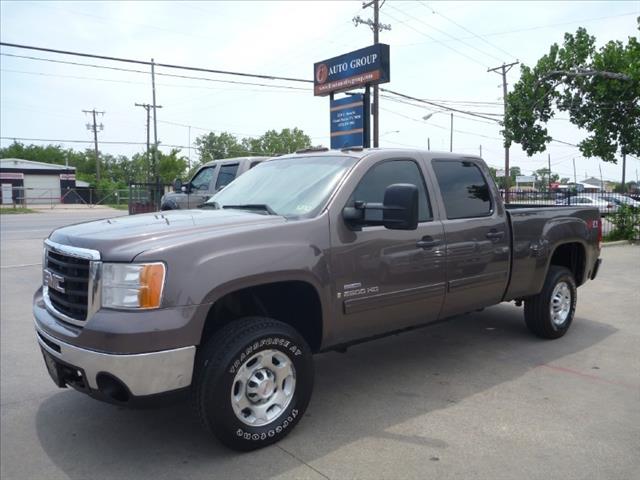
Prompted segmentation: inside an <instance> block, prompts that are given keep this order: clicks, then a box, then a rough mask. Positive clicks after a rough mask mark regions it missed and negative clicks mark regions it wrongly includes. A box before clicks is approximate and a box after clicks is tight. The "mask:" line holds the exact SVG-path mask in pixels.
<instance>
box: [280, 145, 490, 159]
mask: <svg viewBox="0 0 640 480" xmlns="http://www.w3.org/2000/svg"><path fill="white" fill-rule="evenodd" d="M416 153H419V154H420V155H424V156H426V157H427V158H430V159H431V158H437V159H438V160H459V159H460V158H469V159H474V160H481V158H480V157H478V156H477V155H469V154H465V153H455V152H453V153H452V152H437V151H434V150H420V149H417V148H354V149H343V150H330V149H323V150H320V149H317V150H311V149H309V150H305V151H303V152H300V153H289V154H286V155H281V156H279V157H273V158H270V159H269V161H270V162H273V161H278V160H282V159H287V158H299V157H327V156H331V157H345V158H357V159H363V158H366V157H369V156H371V155H384V156H389V157H396V156H397V157H402V156H406V155H415V154H416Z"/></svg>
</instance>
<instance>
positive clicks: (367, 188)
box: [348, 160, 432, 222]
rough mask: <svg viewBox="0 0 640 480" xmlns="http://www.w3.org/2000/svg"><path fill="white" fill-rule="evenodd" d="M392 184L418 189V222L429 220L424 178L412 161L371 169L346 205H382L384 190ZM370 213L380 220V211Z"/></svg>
mask: <svg viewBox="0 0 640 480" xmlns="http://www.w3.org/2000/svg"><path fill="white" fill-rule="evenodd" d="M394 183H411V184H413V185H415V186H416V187H418V202H419V210H418V220H419V221H421V222H426V221H428V220H431V218H432V217H431V207H430V205H429V198H428V196H427V189H426V187H425V184H424V178H423V177H422V173H421V172H420V168H419V167H418V164H416V162H414V161H412V160H393V161H390V162H381V163H378V164H376V165H374V166H373V167H371V169H370V170H369V171H368V172H367V173H366V174H365V176H364V177H362V180H360V183H359V184H358V186H357V187H356V189H355V190H354V192H353V195H351V198H350V199H349V203H348V205H350V206H353V204H354V202H355V201H356V200H357V201H363V202H373V203H382V202H383V200H384V191H385V189H386V188H387V187H388V186H389V185H393V184H394ZM371 213H372V214H373V215H374V216H375V215H377V214H379V215H380V218H382V212H381V211H374V212H371Z"/></svg>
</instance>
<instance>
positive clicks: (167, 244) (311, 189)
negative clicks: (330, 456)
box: [33, 149, 601, 450]
mask: <svg viewBox="0 0 640 480" xmlns="http://www.w3.org/2000/svg"><path fill="white" fill-rule="evenodd" d="M600 240H601V225H600V216H599V213H598V211H597V210H596V209H593V208H581V207H576V206H549V207H541V208H519V207H518V206H505V205H504V204H503V202H502V200H501V197H500V194H499V192H498V190H497V189H496V186H495V184H494V183H493V181H492V180H491V177H490V175H489V172H488V170H487V167H486V165H485V164H484V162H483V161H482V160H481V159H480V158H478V157H473V156H465V155H456V154H451V153H436V152H423V151H415V150H399V149H397V150H396V149H394V150H385V149H371V150H345V151H326V150H325V151H314V152H308V151H307V152H300V153H298V154H291V155H288V156H283V157H278V158H274V159H270V160H267V161H264V162H263V163H261V164H260V165H258V166H256V167H255V168H253V169H251V170H250V171H249V172H247V173H246V174H244V175H243V176H241V177H239V178H238V179H236V180H235V181H234V182H232V183H231V184H229V185H228V186H227V187H226V188H225V189H224V190H222V191H220V192H219V193H217V194H216V195H214V196H213V197H212V198H211V199H210V200H209V201H208V202H207V203H206V204H205V205H204V208H201V209H198V210H178V211H171V212H162V213H156V214H146V215H138V216H130V217H122V218H115V219H114V218H112V219H108V220H101V221H94V222H89V223H84V224H79V225H72V226H68V227H64V228H60V229H58V230H55V231H54V232H52V233H51V235H50V236H49V238H48V239H47V240H46V241H45V245H44V281H43V285H42V287H41V288H40V289H39V290H38V291H37V292H36V293H35V297H34V302H33V312H34V315H35V327H36V331H37V339H38V341H39V344H40V346H41V347H42V352H43V355H44V358H45V363H46V366H47V368H48V370H49V372H50V374H51V377H52V378H53V380H54V382H55V383H56V384H57V385H58V386H59V387H65V386H67V385H68V386H71V387H73V388H75V389H77V390H80V391H82V392H84V393H87V394H89V395H91V396H93V397H96V398H99V399H103V400H107V401H110V402H115V403H119V404H127V403H131V404H135V403H136V402H141V401H143V400H149V399H154V398H156V397H157V396H159V395H169V394H179V393H190V394H191V396H192V398H193V401H194V404H195V409H196V411H197V414H198V415H199V417H200V418H201V420H202V422H203V423H204V425H205V426H206V427H207V428H208V429H209V430H211V431H212V432H213V433H214V434H215V435H216V436H217V437H218V438H219V439H220V440H221V441H222V442H223V443H224V444H226V445H228V446H229V447H231V448H234V449H238V450H251V449H255V448H259V447H263V446H265V445H268V444H270V443H273V442H276V441H278V440H279V439H281V438H282V437H283V436H284V435H286V434H287V433H288V432H289V431H290V430H291V429H292V428H293V427H294V425H296V424H297V423H298V421H299V420H300V418H301V417H302V416H303V414H304V412H305V409H306V408H307V404H308V402H309V399H310V397H311V391H312V387H313V361H312V354H313V353H316V352H322V351H326V350H331V349H343V348H344V347H345V346H347V345H349V344H352V343H355V342H358V341H362V340H363V339H367V338H372V337H376V336H380V335H384V334H388V333H390V332H397V331H401V330H406V329H410V328H413V327H416V326H420V325H425V324H428V323H430V322H434V321H437V320H440V319H443V318H446V317H451V316H454V315H458V314H461V313H465V312H470V311H473V310H476V309H479V308H482V307H487V306H490V305H494V304H497V303H500V302H505V301H513V300H515V301H517V302H524V305H525V307H524V318H525V322H526V325H527V327H528V328H529V330H531V331H532V332H533V333H534V334H536V335H538V336H540V337H543V338H558V337H561V336H562V335H564V334H565V333H566V331H567V330H568V328H569V326H570V325H571V322H572V320H573V317H574V312H575V308H576V288H577V287H578V286H580V285H581V284H583V283H585V282H586V281H587V280H588V279H593V278H595V276H596V274H597V272H598V267H599V265H600V259H599V254H600V244H599V242H600Z"/></svg>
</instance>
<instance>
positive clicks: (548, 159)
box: [547, 153, 551, 194]
mask: <svg viewBox="0 0 640 480" xmlns="http://www.w3.org/2000/svg"><path fill="white" fill-rule="evenodd" d="M547 163H548V164H549V194H551V154H550V153H547Z"/></svg>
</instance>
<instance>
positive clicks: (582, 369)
mask: <svg viewBox="0 0 640 480" xmlns="http://www.w3.org/2000/svg"><path fill="white" fill-rule="evenodd" d="M29 217H30V218H35V217H38V218H45V216H39V215H38V216H36V215H30V216H29ZM59 221H64V217H63V216H60V217H59ZM12 235H13V236H14V237H15V239H11V238H9V237H11V236H12ZM12 235H9V236H8V237H7V238H8V239H7V240H3V242H2V255H3V258H6V257H5V255H6V253H7V252H14V254H15V255H19V257H17V258H15V260H23V259H29V258H30V259H38V258H40V257H41V238H40V239H37V240H36V239H33V240H24V238H25V235H26V234H21V233H20V232H19V231H18V233H14V234H12ZM602 256H603V259H604V263H603V266H602V268H601V270H600V274H599V277H598V278H597V279H596V280H595V281H593V282H589V283H587V284H586V285H585V286H583V287H581V288H580V290H579V293H578V296H579V299H578V310H577V315H576V319H575V322H574V324H573V326H572V327H571V330H570V331H569V333H568V334H567V335H566V336H565V337H563V338H561V339H559V340H555V341H547V340H541V339H538V338H536V337H533V336H532V335H531V334H529V332H528V331H527V330H526V328H525V326H524V322H523V319H522V309H520V308H517V307H515V306H514V305H512V304H504V305H499V306H496V307H492V308H489V309H486V310H485V311H483V312H481V313H474V314H470V315H465V316H461V317H457V318H455V319H453V320H451V321H449V322H445V323H441V324H437V325H433V326H431V327H428V328H425V329H421V330H416V331H413V332H410V333H406V334H402V335H397V336H392V337H388V338H385V339H382V340H378V341H374V342H371V343H366V344H362V345H359V346H356V347H353V348H351V349H349V351H348V352H347V353H346V354H341V353H327V354H322V355H318V356H317V357H316V359H315V361H316V387H315V392H314V397H313V399H312V402H311V405H310V407H309V410H308V412H307V414H306V415H305V418H304V419H303V420H302V421H301V422H300V424H299V425H298V426H297V427H296V429H295V430H294V431H293V432H292V433H291V435H289V436H288V437H287V438H286V439H285V440H284V441H282V442H281V443H279V444H277V445H274V446H271V447H268V448H266V449H263V450H260V451H257V452H253V453H247V454H239V453H236V452H231V451H229V450H227V449H225V448H223V447H222V446H221V445H220V444H219V443H217V442H216V441H215V440H214V439H213V438H211V437H210V436H208V435H207V434H206V433H205V432H204V431H203V430H202V428H201V427H200V425H199V424H198V422H197V421H196V419H195V418H194V416H193V415H192V414H191V412H190V410H189V407H188V405H186V404H180V405H176V406H172V407H168V408H163V409H157V410H146V411H144V410H143V411H141V410H126V409H122V408H120V407H116V406H113V405H108V404H104V403H99V402H97V401H95V400H93V399H90V398H88V397H86V396H84V395H82V394H79V393H78V392H75V391H72V390H70V389H66V390H60V389H57V388H56V387H55V386H54V385H53V383H52V382H51V380H50V379H49V377H48V375H47V373H46V370H45V367H44V365H43V361H42V356H41V354H40V352H39V350H38V347H37V344H36V341H35V338H34V331H33V323H32V318H31V296H32V294H33V291H34V290H35V289H36V288H37V285H38V284H39V283H40V279H41V267H40V265H39V263H38V262H37V260H36V261H34V262H33V265H29V264H28V263H27V262H24V263H25V265H24V266H20V265H19V264H18V265H17V266H15V267H14V268H8V269H2V271H1V275H2V278H1V280H2V284H1V285H2V288H1V305H2V320H1V321H0V329H1V330H0V342H1V348H0V352H1V364H0V368H1V370H0V373H1V387H2V388H1V392H0V398H1V407H0V412H1V415H0V418H1V423H2V428H1V432H0V474H1V476H2V478H3V479H8V480H9V479H46V480H54V479H75V480H85V479H89V478H91V479H120V478H136V479H147V478H148V479H153V480H161V479H171V480H173V479H177V478H188V479H192V480H196V479H213V478H216V479H223V478H224V479H236V478H237V479H249V478H251V479H254V478H274V479H276V478H277V479H299V478H309V479H328V478H329V479H347V478H349V479H351V478H361V479H394V480H395V479H405V478H412V479H427V478H433V479H439V480H440V479H470V478H475V479H490V480H496V479H514V478H523V479H528V480H529V479H540V480H548V479H555V478H562V479H578V478H580V479H586V478H589V479H631V478H637V476H638V472H639V471H640V456H639V455H638V452H640V373H639V372H640V296H639V295H638V292H639V291H640V275H639V272H640V247H634V246H629V245H626V246H617V247H615V248H606V249H604V250H603V252H602Z"/></svg>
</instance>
